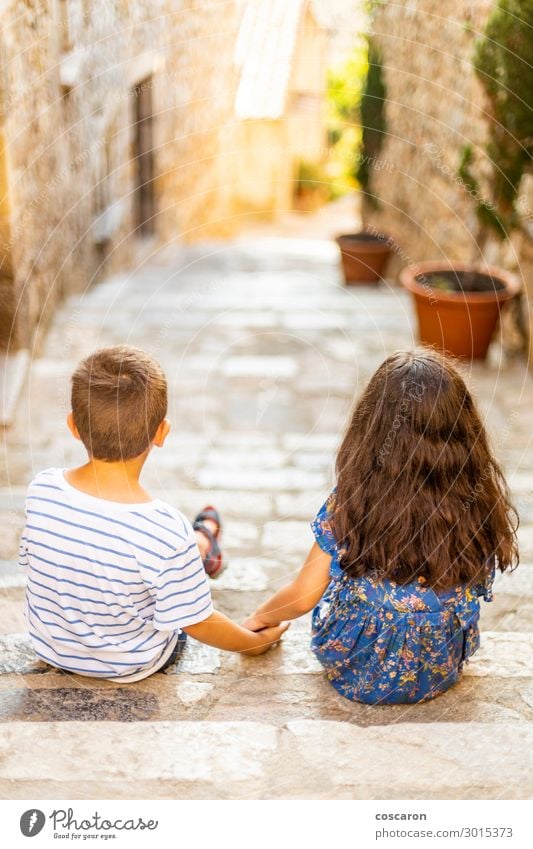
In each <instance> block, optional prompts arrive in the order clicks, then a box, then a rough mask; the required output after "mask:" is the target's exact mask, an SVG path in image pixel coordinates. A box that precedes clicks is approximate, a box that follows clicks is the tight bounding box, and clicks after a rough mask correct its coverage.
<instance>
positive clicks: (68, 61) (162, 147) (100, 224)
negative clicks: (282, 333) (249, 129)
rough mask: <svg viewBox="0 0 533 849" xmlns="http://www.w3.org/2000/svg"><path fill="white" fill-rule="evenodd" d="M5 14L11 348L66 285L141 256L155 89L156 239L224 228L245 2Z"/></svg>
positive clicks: (4, 196)
mask: <svg viewBox="0 0 533 849" xmlns="http://www.w3.org/2000/svg"><path fill="white" fill-rule="evenodd" d="M0 12H1V15H0V53H1V64H2V66H3V71H2V76H1V77H0V104H1V112H0V194H1V201H0V236H1V242H0V251H1V254H2V256H1V259H2V262H1V266H0V299H1V314H2V316H3V320H2V322H0V344H1V346H2V347H3V348H4V350H5V349H14V348H17V347H28V346H29V345H30V344H31V343H32V340H34V339H35V331H36V330H37V329H38V328H42V329H44V328H45V327H46V325H47V322H48V316H49V315H50V314H51V313H52V311H53V308H54V305H55V304H56V303H57V301H58V300H59V299H60V298H61V296H62V295H63V294H64V293H66V292H70V291H73V290H78V291H79V290H80V289H83V288H84V287H86V286H88V285H89V284H90V283H91V282H92V281H93V280H94V279H97V278H98V277H100V276H101V275H102V274H103V273H109V272H112V271H114V270H116V269H119V268H123V267H125V266H127V265H128V264H132V263H133V262H135V260H136V256H138V243H139V239H138V238H137V237H138V236H139V233H138V230H137V224H138V222H137V220H136V215H135V204H136V192H135V189H136V182H135V181H136V168H135V162H134V159H133V156H134V147H133V143H134V137H135V133H136V130H137V126H136V124H137V117H136V106H137V99H138V98H139V96H140V94H141V92H142V91H143V90H144V92H145V94H146V88H149V89H150V94H151V96H152V109H153V122H152V125H153V163H154V165H153V169H154V170H153V176H154V180H153V184H154V195H155V214H154V216H153V225H154V226H153V230H154V232H153V238H152V244H153V246H155V245H157V244H160V243H162V242H166V241H169V240H174V239H177V238H180V237H188V236H190V234H191V233H192V234H194V232H195V229H196V228H197V227H198V225H199V224H200V222H201V221H203V220H205V219H207V221H208V224H209V223H211V224H213V228H214V229H216V222H217V220H219V219H220V218H221V217H222V214H223V213H222V210H221V209H220V208H219V206H217V204H218V203H219V201H218V198H219V192H218V191H217V183H218V181H219V180H220V174H219V169H218V167H217V163H216V157H217V153H218V149H219V144H220V136H221V134H222V133H223V132H224V130H225V127H226V126H227V125H228V124H229V123H231V119H232V114H233V101H234V92H235V80H234V68H233V49H234V44H235V33H236V27H237V14H238V3H237V2H235V0H213V2H210V3H209V4H205V3H203V2H200V0H144V1H143V0H91V2H88V0H0ZM22 45H24V50H22V49H21V46H22ZM4 149H5V156H2V153H1V152H2V151H3V150H4ZM145 249H146V245H145V246H144V248H143V250H145Z"/></svg>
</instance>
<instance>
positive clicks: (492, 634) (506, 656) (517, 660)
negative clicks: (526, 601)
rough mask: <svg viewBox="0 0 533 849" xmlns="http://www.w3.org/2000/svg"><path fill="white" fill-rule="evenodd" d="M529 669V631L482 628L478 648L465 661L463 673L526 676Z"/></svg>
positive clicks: (532, 657) (532, 645) (532, 661)
mask: <svg viewBox="0 0 533 849" xmlns="http://www.w3.org/2000/svg"><path fill="white" fill-rule="evenodd" d="M532 673H533V634H531V633H528V634H522V633H516V632H502V631H483V632H482V634H481V648H480V649H479V651H477V652H476V654H475V655H474V656H473V657H472V659H471V660H470V661H469V662H468V663H467V664H465V668H464V673H463V674H464V675H465V676H466V677H470V676H477V677H482V678H484V677H488V676H491V677H494V678H517V677H525V678H528V677H529V678H530V677H531V675H532Z"/></svg>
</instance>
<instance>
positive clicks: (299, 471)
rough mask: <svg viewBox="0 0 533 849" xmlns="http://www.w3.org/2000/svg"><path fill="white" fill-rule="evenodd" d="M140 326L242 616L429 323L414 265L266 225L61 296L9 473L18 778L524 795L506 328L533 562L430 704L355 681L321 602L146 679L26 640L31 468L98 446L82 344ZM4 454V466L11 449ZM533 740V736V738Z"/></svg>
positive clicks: (526, 769) (504, 430) (490, 373)
mask: <svg viewBox="0 0 533 849" xmlns="http://www.w3.org/2000/svg"><path fill="white" fill-rule="evenodd" d="M119 342H127V343H133V344H136V345H140V346H143V347H146V348H147V349H149V350H150V351H151V352H153V354H154V355H155V356H156V357H157V358H158V359H159V360H160V361H161V363H162V364H163V366H164V367H165V369H166V370H167V372H168V376H169V384H170V399H171V400H170V418H171V420H172V422H173V431H172V434H171V436H170V438H169V440H168V441H167V444H166V446H165V449H164V450H162V451H157V450H155V451H154V452H153V455H152V457H151V458H150V461H149V464H148V466H147V469H146V476H145V483H146V485H147V486H148V488H150V489H151V490H152V492H153V494H154V495H157V496H159V497H162V498H165V499H166V500H168V501H170V502H172V503H174V504H175V505H176V506H178V507H180V508H181V509H182V510H184V511H186V512H187V513H188V514H190V515H192V514H193V513H194V512H195V511H196V510H197V509H198V508H200V507H201V506H202V505H203V504H205V503H206V502H214V503H215V504H217V505H218V506H219V507H220V509H221V510H222V511H223V513H224V515H225V517H226V532H225V548H226V551H227V555H228V560H229V566H228V569H227V571H226V572H225V574H224V575H223V576H222V577H221V578H220V579H219V580H218V581H216V582H213V594H214V598H215V603H216V604H217V605H218V606H219V607H220V608H221V609H222V610H223V611H225V612H226V613H228V614H230V615H232V616H234V617H237V618H239V619H242V618H243V617H244V616H245V615H246V614H247V613H249V612H250V611H251V610H252V609H253V608H254V607H255V606H256V605H257V603H258V602H259V601H260V600H262V599H264V598H265V596H266V594H267V593H268V592H270V591H272V590H273V589H274V588H276V587H277V586H279V585H280V583H281V582H282V581H284V580H285V579H286V578H287V577H289V576H290V575H292V574H293V573H294V571H295V570H296V569H297V568H298V566H299V564H300V563H301V561H302V558H303V556H304V555H305V553H306V551H307V549H308V547H309V546H310V544H311V542H312V537H311V532H310V530H309V524H308V523H309V521H310V519H311V518H312V517H313V515H314V513H315V512H316V510H317V509H318V507H319V506H320V505H321V503H322V501H323V500H324V497H325V495H326V494H327V493H328V490H329V488H330V486H331V483H332V480H333V469H332V463H333V457H334V452H335V448H336V445H337V444H338V441H339V434H340V433H341V431H342V428H343V426H344V422H345V418H346V416H347V413H348V411H349V409H350V406H351V403H352V399H353V396H354V393H356V392H358V391H360V390H361V388H362V386H363V385H364V382H365V381H366V380H367V378H368V377H369V375H370V374H371V373H372V371H373V370H374V369H375V367H376V366H377V365H378V364H379V363H380V362H381V360H382V359H383V358H384V357H385V356H386V355H387V354H388V353H389V352H391V351H392V350H394V349H396V348H398V347H404V346H409V345H411V344H412V326H411V305H410V302H409V300H408V298H407V297H406V295H405V293H404V292H403V291H401V290H398V289H397V288H394V287H391V286H386V285H384V286H382V287H381V288H370V287H363V288H352V289H346V288H344V287H342V285H341V284H340V278H339V272H338V268H337V255H336V250H335V247H334V245H333V244H332V243H330V242H325V241H323V242H321V241H302V240H298V239H285V240H282V239H276V238H261V239H259V238H248V240H246V241H242V242H234V243H232V244H222V243H219V244H205V245H202V246H197V247H191V248H187V249H185V248H183V249H173V250H172V251H170V250H167V251H166V252H161V253H160V254H159V255H157V256H155V257H154V258H153V259H152V261H151V263H150V264H149V265H145V267H143V268H141V269H139V270H137V271H136V272H135V273H131V274H124V275H120V276H117V277H114V278H113V279H110V280H108V281H107V282H105V283H103V284H101V285H99V286H97V287H95V288H93V289H91V290H90V291H89V292H88V293H87V294H86V295H85V296H83V297H79V298H76V299H72V300H70V301H69V302H68V303H67V304H66V305H65V306H64V307H63V308H62V309H61V311H60V312H59V313H58V315H57V318H56V321H55V324H54V326H53V328H52V330H51V332H50V333H49V335H48V337H47V341H46V343H45V345H44V348H43V350H42V352H41V353H40V356H35V357H34V359H33V365H32V369H31V375H30V380H29V383H28V387H27V389H26V391H25V394H24V397H23V398H22V400H21V403H20V405H19V409H18V413H17V421H16V424H15V425H14V427H13V428H12V429H11V430H10V431H9V432H8V433H7V434H6V439H5V446H4V450H5V451H6V457H5V459H6V463H5V469H2V471H1V475H2V477H1V480H0V486H1V489H0V509H1V514H0V521H1V529H2V535H1V549H0V558H1V559H2V564H1V569H0V584H1V587H0V590H1V599H0V603H1V607H2V616H1V618H0V623H1V629H0V630H1V632H2V633H3V637H2V638H1V639H2V646H1V658H2V661H1V666H0V673H1V674H0V719H1V721H2V722H3V723H4V724H3V726H2V732H3V733H2V740H3V743H2V749H3V753H2V757H1V758H0V795H1V796H3V797H5V798H141V799H142V798H239V799H243V798H280V797H281V798H339V799H340V798H399V799H402V798H524V797H527V796H529V795H530V792H531V786H528V778H530V775H531V760H530V757H531V756H530V754H529V751H530V750H531V737H532V732H531V728H532V725H531V717H532V714H533V686H532V683H531V678H530V677H528V676H529V674H530V672H531V669H532V666H533V658H532V651H533V649H532V640H531V627H532V623H533V566H532V565H530V564H531V563H533V445H532V442H531V423H532V420H533V379H532V378H531V377H530V376H529V375H528V374H527V372H526V370H525V366H524V364H523V363H521V362H517V361H515V362H506V361H505V359H504V358H503V356H502V355H501V352H500V350H499V348H498V347H497V346H495V348H494V350H493V351H492V358H491V360H490V361H489V362H488V363H487V364H476V365H475V366H467V367H466V366H465V373H466V376H467V379H468V381H469V383H470V384H471V385H472V387H473V389H474V391H475V392H476V395H477V397H478V399H479V402H480V405H481V407H482V410H483V413H484V415H485V417H486V419H487V422H488V425H489V427H490V429H491V432H492V435H493V439H494V444H495V446H496V450H497V452H498V454H499V455H500V457H501V459H502V460H503V462H504V463H505V466H506V469H507V471H508V473H509V475H510V479H511V483H512V486H513V490H514V493H515V496H516V501H517V504H518V506H519V509H520V513H521V518H522V528H521V541H522V558H523V561H524V562H523V565H522V566H521V567H520V569H519V570H518V571H517V572H516V573H515V574H513V575H506V576H505V577H503V578H500V579H499V580H498V587H497V593H496V600H495V602H494V603H493V604H492V605H487V606H486V608H485V610H484V613H483V631H484V633H483V648H482V650H481V651H480V652H479V654H478V655H477V656H476V658H475V659H474V660H473V661H472V663H471V664H469V665H468V668H467V669H466V671H465V674H464V678H463V680H462V681H461V682H460V684H459V685H458V686H456V687H455V688H453V689H452V690H451V691H449V692H448V693H447V694H445V695H443V696H441V697H440V698H438V699H436V700H435V701H433V702H431V703H428V704H424V705H416V706H395V707H386V706H384V707H368V706H364V705H359V704H354V703H351V702H349V701H347V700H344V699H343V698H341V697H340V696H338V695H337V694H336V693H335V692H334V690H333V689H332V688H331V687H330V686H329V685H328V684H327V682H326V681H325V680H324V678H323V675H322V673H321V671H320V667H319V666H318V664H317V663H316V661H315V660H314V658H313V656H312V654H311V652H310V650H309V648H308V641H309V621H308V620H301V621H299V622H297V623H295V624H294V625H293V627H292V629H291V630H290V631H289V633H288V635H287V637H286V639H285V640H284V642H283V644H282V646H280V647H279V648H277V649H275V650H273V651H272V652H271V653H269V654H268V655H266V656H264V657H262V658H242V657H239V656H236V655H229V654H223V653H220V652H218V651H217V650H215V649H211V648H207V647H204V646H201V645H199V644H193V642H192V641H191V643H190V644H189V647H188V648H187V651H186V655H185V657H184V660H183V662H182V665H181V667H180V668H179V670H178V669H176V668H174V669H173V670H172V671H171V673H170V674H157V675H155V676H153V677H152V678H150V679H148V680H146V681H143V682H140V683H138V684H133V685H129V686H127V685H125V686H120V685H117V684H113V683H111V682H102V681H91V680H90V679H87V678H82V677H79V676H76V675H72V674H65V673H59V672H54V671H47V668H46V667H44V665H42V664H40V663H39V662H38V661H36V659H35V657H34V655H33V653H32V651H31V648H30V647H29V646H28V643H27V640H26V638H25V637H24V629H25V626H24V621H23V617H22V597H23V578H22V577H21V575H20V574H19V572H18V570H17V567H16V563H15V558H16V552H17V538H18V534H19V531H20V528H21V526H22V522H23V516H22V504H23V497H24V491H25V486H26V484H27V482H28V481H29V479H30V478H31V476H32V474H33V473H35V472H36V471H37V470H39V469H41V468H43V467H46V466H50V465H69V464H72V463H76V462H78V461H81V460H82V457H83V454H82V452H81V451H80V448H79V446H78V444H77V443H75V442H74V441H72V440H71V439H70V437H69V436H68V434H67V431H66V426H65V423H64V418H65V415H66V412H67V410H68V378H69V374H70V372H71V370H72V368H73V366H74V364H75V363H76V362H77V360H78V359H79V358H80V357H81V356H83V355H85V354H87V353H88V352H90V351H91V350H92V349H94V348H95V347H97V346H101V345H107V344H114V343H119ZM2 465H3V464H2ZM528 740H529V751H528Z"/></svg>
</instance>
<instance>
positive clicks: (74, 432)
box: [67, 410, 81, 439]
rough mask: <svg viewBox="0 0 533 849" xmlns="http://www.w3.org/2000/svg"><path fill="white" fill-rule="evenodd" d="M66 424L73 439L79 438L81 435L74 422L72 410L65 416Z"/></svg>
mask: <svg viewBox="0 0 533 849" xmlns="http://www.w3.org/2000/svg"><path fill="white" fill-rule="evenodd" d="M67 425H68V429H69V430H70V432H71V434H72V436H73V437H74V439H81V436H80V435H79V433H78V428H77V427H76V424H75V422H74V416H73V415H72V410H71V411H70V413H69V414H68V416H67Z"/></svg>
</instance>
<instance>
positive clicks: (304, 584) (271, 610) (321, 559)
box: [244, 542, 331, 631]
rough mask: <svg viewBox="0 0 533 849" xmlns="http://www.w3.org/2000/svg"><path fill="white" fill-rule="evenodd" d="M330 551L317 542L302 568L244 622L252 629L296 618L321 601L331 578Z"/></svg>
mask: <svg viewBox="0 0 533 849" xmlns="http://www.w3.org/2000/svg"><path fill="white" fill-rule="evenodd" d="M330 565H331V555H330V554H327V553H326V552H325V551H323V550H322V549H321V548H320V546H319V545H318V544H317V543H316V542H315V544H314V545H313V547H312V548H311V551H310V552H309V554H308V555H307V559H306V561H305V563H304V565H303V566H302V568H301V570H300V572H299V573H298V575H297V576H296V578H295V579H294V581H292V582H291V583H290V584H286V585H285V586H284V587H282V588H281V589H280V590H278V592H277V593H275V594H274V595H273V596H272V598H270V599H269V600H268V601H267V602H265V604H262V605H261V607H258V608H257V610H256V612H255V613H254V614H253V616H250V618H249V619H247V620H246V622H245V623H244V626H245V627H246V628H251V629H252V630H253V631H259V630H260V629H261V628H271V627H272V626H273V625H277V624H278V623H279V622H281V621H282V620H285V619H297V618H298V617H299V616H303V615H304V613H308V612H309V611H310V610H312V608H313V607H314V606H315V605H316V604H318V602H319V601H320V599H321V598H322V596H323V595H324V592H325V590H326V587H327V586H328V584H329V582H330V574H329V569H330Z"/></svg>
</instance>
